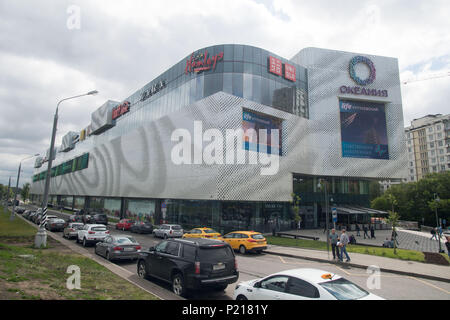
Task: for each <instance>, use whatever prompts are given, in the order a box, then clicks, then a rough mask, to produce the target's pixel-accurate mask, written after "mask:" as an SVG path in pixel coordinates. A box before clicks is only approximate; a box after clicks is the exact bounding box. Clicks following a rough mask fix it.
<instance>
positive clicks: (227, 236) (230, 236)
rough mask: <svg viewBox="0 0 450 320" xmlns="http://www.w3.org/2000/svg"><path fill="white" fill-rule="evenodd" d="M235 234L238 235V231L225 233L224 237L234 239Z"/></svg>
mask: <svg viewBox="0 0 450 320" xmlns="http://www.w3.org/2000/svg"><path fill="white" fill-rule="evenodd" d="M235 235H237V233H230V234H227V235H225V236H223V237H224V238H225V239H233V238H235Z"/></svg>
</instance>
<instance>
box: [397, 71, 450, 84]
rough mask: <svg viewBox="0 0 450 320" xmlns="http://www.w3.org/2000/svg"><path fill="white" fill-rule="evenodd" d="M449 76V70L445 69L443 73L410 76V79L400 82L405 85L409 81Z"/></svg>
mask: <svg viewBox="0 0 450 320" xmlns="http://www.w3.org/2000/svg"><path fill="white" fill-rule="evenodd" d="M449 76H450V71H447V72H445V73H437V74H431V75H429V76H425V77H423V78H411V79H408V80H406V81H402V84H405V85H406V84H408V83H411V82H418V81H425V80H430V79H437V78H444V77H449Z"/></svg>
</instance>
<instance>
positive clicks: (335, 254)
mask: <svg viewBox="0 0 450 320" xmlns="http://www.w3.org/2000/svg"><path fill="white" fill-rule="evenodd" d="M328 239H329V241H330V243H331V252H332V253H333V260H336V257H337V258H338V259H339V260H341V257H340V253H339V247H338V246H337V243H338V240H339V236H338V235H337V233H336V230H335V229H334V228H333V229H331V233H330V235H329V237H328Z"/></svg>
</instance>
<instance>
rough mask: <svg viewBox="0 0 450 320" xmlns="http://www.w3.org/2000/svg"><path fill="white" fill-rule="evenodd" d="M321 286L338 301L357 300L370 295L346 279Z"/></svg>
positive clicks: (328, 282) (324, 283)
mask: <svg viewBox="0 0 450 320" xmlns="http://www.w3.org/2000/svg"><path fill="white" fill-rule="evenodd" d="M320 285H321V286H322V287H323V288H324V289H325V290H327V291H328V292H329V293H331V294H332V295H333V296H335V297H336V298H337V299H338V300H355V299H360V298H362V297H365V296H367V295H369V293H368V292H367V291H365V290H364V289H362V288H360V287H358V286H357V285H356V284H354V283H352V282H350V281H348V280H346V279H344V278H340V279H337V280H332V281H327V282H323V283H320Z"/></svg>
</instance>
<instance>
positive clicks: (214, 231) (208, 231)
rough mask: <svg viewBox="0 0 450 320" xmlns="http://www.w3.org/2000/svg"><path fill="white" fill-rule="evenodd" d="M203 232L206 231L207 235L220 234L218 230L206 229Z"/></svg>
mask: <svg viewBox="0 0 450 320" xmlns="http://www.w3.org/2000/svg"><path fill="white" fill-rule="evenodd" d="M203 231H205V233H218V232H217V231H216V230H214V229H204V230H203Z"/></svg>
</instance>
